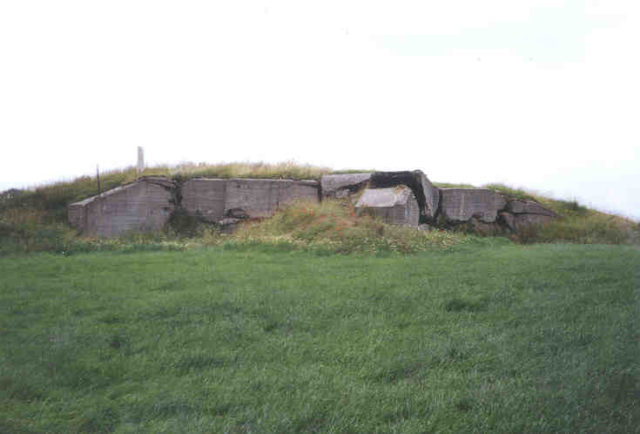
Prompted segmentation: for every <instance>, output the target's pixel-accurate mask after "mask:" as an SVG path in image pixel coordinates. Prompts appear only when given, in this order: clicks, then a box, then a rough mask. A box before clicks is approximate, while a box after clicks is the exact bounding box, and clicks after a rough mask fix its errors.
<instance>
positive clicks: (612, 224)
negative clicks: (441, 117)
mask: <svg viewBox="0 0 640 434" xmlns="http://www.w3.org/2000/svg"><path fill="white" fill-rule="evenodd" d="M368 171H371V170H368ZM350 172H360V171H358V170H344V171H341V172H332V171H331V170H330V169H328V168H323V167H317V166H311V165H301V164H296V163H293V162H284V163H276V164H265V163H223V164H182V165H179V166H156V167H150V168H147V169H146V170H145V172H144V173H143V175H144V176H165V177H169V178H172V179H175V180H184V179H188V178H193V177H216V178H231V177H237V178H247V177H250V178H290V179H320V177H321V176H322V175H323V174H326V173H350ZM136 176H137V174H136V171H135V169H134V168H125V169H123V170H114V171H110V172H105V173H103V174H101V185H102V191H106V190H109V189H112V188H114V187H117V186H119V185H122V184H125V183H128V182H132V181H134V180H135V179H136ZM435 185H436V186H438V187H441V188H451V187H458V188H473V187H474V186H472V185H469V184H451V183H435ZM484 187H485V188H489V189H491V190H493V191H496V192H499V193H502V194H504V195H507V196H509V197H512V198H515V199H529V200H536V201H538V202H540V203H541V204H542V205H544V206H545V207H547V208H549V209H552V210H553V211H555V212H556V213H557V214H558V215H559V216H560V217H561V218H560V219H559V220H557V221H555V222H553V223H552V224H550V225H548V226H545V227H531V228H526V229H525V230H523V231H520V232H519V233H516V234H512V236H511V238H512V239H513V241H516V242H522V243H535V242H570V243H604V244H630V243H636V244H637V243H638V242H640V223H638V222H635V221H632V220H630V219H626V218H623V217H620V216H616V215H610V214H606V213H602V212H598V211H595V210H591V209H589V208H587V207H585V206H582V205H580V204H579V203H577V202H576V201H564V200H556V199H551V198H547V197H544V196H541V195H539V194H537V193H535V192H529V191H526V190H523V189H516V188H512V187H508V186H505V185H502V184H488V185H485V186H484ZM97 193H98V190H97V183H96V180H95V178H93V177H80V178H77V179H74V180H70V181H63V182H57V183H53V184H49V185H44V186H40V187H37V188H35V189H34V190H21V191H16V190H8V191H5V192H2V193H0V256H1V255H6V254H8V253H15V252H33V251H54V252H61V251H71V250H78V249H79V250H83V251H86V250H95V245H96V243H95V242H93V241H90V242H87V241H86V240H82V239H78V237H77V234H76V233H75V231H74V230H72V229H71V228H70V227H69V224H68V222H67V207H68V205H69V204H70V203H73V202H75V201H78V200H81V199H85V198H87V197H90V196H93V195H95V194H97ZM305 206H306V205H304V204H303V205H302V207H305ZM320 208H322V207H320ZM287 213H288V211H285V212H284V214H285V217H282V216H281V217H278V219H279V220H278V221H279V222H280V223H281V222H283V221H284V220H286V219H289V220H291V219H290V218H289V217H290V214H291V213H289V215H287ZM332 218H333V217H332ZM329 220H330V219H325V221H324V222H322V224H319V225H318V224H314V225H312V226H313V227H307V228H305V229H304V230H299V231H294V230H291V229H290V228H288V227H283V226H282V225H281V226H277V224H264V225H261V227H260V228H257V229H254V230H253V232H252V234H253V235H251V233H248V234H249V235H250V236H243V239H242V240H241V242H242V243H246V242H247V240H248V239H250V238H252V237H253V241H252V242H253V243H254V244H255V243H256V242H269V243H273V242H274V241H276V242H277V243H280V244H282V243H285V244H296V245H297V246H300V245H301V244H304V247H305V248H307V247H310V246H311V247H314V246H315V247H317V248H321V249H326V248H329V250H332V251H337V252H340V253H344V252H352V251H379V250H390V251H401V252H416V251H419V250H425V249H428V248H430V246H432V245H434V244H444V245H450V244H451V243H456V242H458V239H457V238H458V237H459V236H458V235H453V234H445V235H438V234H432V235H430V236H426V237H425V236H424V235H417V234H415V233H410V232H411V231H408V230H406V229H398V228H385V229H383V232H384V236H380V234H379V233H378V232H377V231H378V230H379V228H381V227H383V226H382V225H380V224H375V223H372V222H371V221H366V219H363V220H359V221H357V222H355V224H354V222H351V223H349V224H348V225H347V226H344V225H341V222H340V221H338V220H339V219H338V220H336V219H334V221H329ZM174 221H176V222H177V221H179V220H178V219H176V220H174ZM187 223H188V222H187ZM316 223H318V222H316ZM278 224H279V223H278ZM323 225H324V226H323ZM187 226H188V228H189V231H188V233H177V234H176V232H180V231H176V230H175V229H176V228H175V227H173V228H168V231H167V232H166V233H165V234H156V235H154V237H153V238H154V240H156V241H157V239H159V238H161V241H162V243H164V244H166V243H167V242H168V243H170V244H171V243H172V244H175V243H178V244H181V245H187V244H188V245H194V244H195V245H197V244H202V242H187V243H185V242H184V241H183V240H182V238H184V237H185V236H189V237H194V236H195V235H197V233H199V231H198V228H196V227H195V225H187ZM285 226H286V225H285ZM338 229H340V230H338ZM341 229H345V230H344V231H342V230H341ZM313 231H316V233H315V234H313V233H312V232H313ZM200 232H201V231H200ZM256 233H257V234H258V236H254V235H255V234H256ZM176 235H177V236H176ZM218 241H219V240H217V241H216V243H217V242H218ZM154 242H155V241H154ZM234 242H238V241H237V240H235V241H234ZM115 244H123V243H120V242H117V243H115ZM139 244H140V243H139V242H136V243H135V246H132V245H129V246H127V249H134V250H135V249H138V245H139ZM98 245H99V250H103V249H109V248H111V247H114V245H113V243H111V244H110V243H105V242H102V241H99V242H98ZM312 245H314V246H312ZM115 247H116V248H118V246H115ZM149 248H154V247H149Z"/></svg>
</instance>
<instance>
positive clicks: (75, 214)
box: [68, 170, 558, 232]
mask: <svg viewBox="0 0 640 434" xmlns="http://www.w3.org/2000/svg"><path fill="white" fill-rule="evenodd" d="M202 181H205V182H206V181H212V182H216V181H217V182H220V181H225V184H227V182H229V183H240V184H249V185H251V184H254V183H255V184H259V183H260V182H265V181H266V182H268V183H270V184H291V185H296V184H297V185H306V186H309V187H313V188H315V189H317V198H318V200H319V201H320V200H322V198H324V197H332V194H333V195H334V196H335V193H336V192H338V191H340V190H342V191H348V192H349V193H350V194H352V193H358V192H359V193H362V194H365V193H366V191H367V190H368V189H381V188H385V186H393V187H396V186H398V185H403V186H406V187H408V188H409V189H410V190H411V191H412V192H413V196H414V198H415V199H416V200H418V197H422V200H423V203H422V204H420V203H419V202H420V201H418V205H419V210H420V218H419V221H418V225H420V224H423V225H425V224H428V225H429V226H435V227H439V228H445V229H446V228H456V227H458V226H460V225H464V224H466V225H469V224H472V225H473V224H474V223H473V222H474V221H476V220H477V221H479V223H482V224H493V223H496V224H498V225H500V226H502V227H504V228H505V229H506V230H508V231H509V232H515V231H516V230H517V227H518V226H520V225H518V224H516V223H515V222H516V220H519V221H521V222H522V223H521V225H524V224H525V222H543V221H548V220H549V219H535V218H526V217H525V216H528V215H540V216H546V217H550V218H556V217H558V216H557V214H555V213H554V212H553V211H551V210H549V209H547V208H545V207H543V206H542V205H541V204H540V203H538V202H537V201H534V200H530V199H516V198H513V197H510V196H509V195H507V194H504V193H502V192H496V191H494V190H491V189H475V188H467V189H464V188H462V189H461V188H437V187H434V186H433V185H432V184H431V182H430V181H429V180H428V178H427V177H426V175H425V174H424V173H423V172H422V171H419V170H415V171H412V172H410V171H402V172H363V173H351V174H330V175H324V176H323V177H322V178H321V180H320V181H316V180H294V179H273V178H207V177H195V178H188V179H179V178H173V179H169V178H165V177H153V176H150V177H142V178H140V179H138V180H136V181H133V182H131V183H128V184H124V185H122V186H119V187H116V188H114V189H111V190H109V191H106V192H104V193H101V194H99V195H96V196H93V197H90V198H87V199H84V200H82V201H79V202H75V203H72V204H70V205H69V209H68V210H69V222H70V223H71V224H72V225H73V226H75V227H87V222H86V221H84V220H86V219H87V215H86V212H84V211H83V209H85V207H86V206H87V205H88V204H90V203H92V202H93V201H95V200H98V199H99V198H108V197H109V196H110V195H113V194H117V193H118V192H121V191H124V190H126V189H128V188H131V187H132V186H134V185H138V184H139V183H140V182H146V183H151V184H155V185H158V186H161V187H163V188H164V189H166V190H168V191H170V192H171V199H170V200H169V203H171V204H172V205H173V207H174V209H173V210H172V213H175V212H178V211H179V210H183V204H182V190H183V188H184V186H185V185H186V184H188V183H189V182H202ZM407 184H409V185H407ZM323 186H324V187H326V188H329V191H326V190H323ZM425 191H427V193H428V194H427V195H425ZM450 191H460V192H469V193H471V194H484V195H487V197H489V196H491V197H494V198H500V200H499V201H498V200H497V199H495V200H493V202H499V205H498V204H497V203H494V208H495V209H490V210H489V213H488V215H487V212H484V213H480V214H479V215H476V211H473V210H472V213H471V215H469V216H465V217H464V218H457V219H452V218H448V217H447V216H446V212H445V206H447V203H446V202H447V200H446V199H445V198H444V195H445V194H446V193H447V192H450ZM416 193H417V194H416ZM427 196H429V197H430V204H428V203H427ZM488 202H492V201H491V200H490V201H488ZM485 205H486V204H485ZM495 205H497V206H495ZM228 214H229V213H227V212H226V208H225V213H224V214H223V215H222V216H221V217H222V218H228V217H231V218H234V217H235V215H228ZM234 214H237V213H234ZM494 214H495V215H494ZM191 216H192V217H196V218H197V217H198V216H197V215H193V213H191ZM509 216H513V217H514V218H511V217H509ZM517 216H522V218H520V219H516V218H515V217H517ZM201 217H202V216H201ZM257 217H259V218H263V217H264V216H262V215H261V216H257ZM235 218H237V217H235ZM246 218H251V216H249V215H248V214H247V216H243V217H241V220H242V219H246ZM199 220H202V221H203V222H205V223H213V224H216V223H217V221H211V220H207V219H206V218H200V219H199ZM218 220H221V219H218ZM83 222H84V223H83Z"/></svg>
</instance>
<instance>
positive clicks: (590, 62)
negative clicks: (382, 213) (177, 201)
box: [0, 0, 640, 218]
mask: <svg viewBox="0 0 640 434" xmlns="http://www.w3.org/2000/svg"><path fill="white" fill-rule="evenodd" d="M639 46H640V2H639V1H638V0H539V1H533V0H517V1H514V0H483V1H478V0H468V1H463V0H447V1H427V0H422V1H399V0H394V1H384V2H382V1H372V0H366V1H346V0H341V1H328V0H323V1H322V2H308V1H302V0H297V1H267V0H263V1H172V2H169V1H158V0H154V1H135V0H126V1H117V0H115V1H114V0H110V1H101V2H98V1H88V0H81V1H66V0H57V1H50V0H48V1H30V0H2V1H1V2H0V146H1V150H0V190H4V189H7V188H10V187H24V186H33V185H36V184H39V183H42V182H45V181H52V180H60V179H69V178H72V177H74V176H77V175H82V174H92V173H94V172H95V166H96V164H100V167H101V168H102V169H104V170H106V169H109V168H118V167H124V166H128V165H133V164H135V161H136V147H137V146H144V148H145V156H146V160H147V163H148V164H151V165H153V164H160V163H169V164H177V163H180V162H185V161H193V162H201V161H206V162H211V163H215V162H222V161H227V162H228V161H267V162H277V161H285V160H295V161H298V162H300V163H310V164H314V165H323V166H329V167H332V168H334V169H342V168H364V169H370V168H375V169H380V170H405V169H406V170H409V169H422V170H424V171H425V172H426V173H427V175H428V176H429V178H430V179H431V180H432V181H441V182H467V183H472V184H484V183H489V182H503V183H507V184H509V185H512V186H515V187H527V188H529V189H534V190H537V191H539V192H542V193H547V194H550V195H552V196H554V197H558V198H566V199H574V198H575V199H578V200H580V201H582V202H583V203H585V204H587V205H591V206H594V207H596V208H598V209H602V210H608V211H614V212H618V213H620V214H623V215H626V216H631V217H635V218H640V117H639V114H640V110H639V108H640V107H639V105H640V49H639Z"/></svg>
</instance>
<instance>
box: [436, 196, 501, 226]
mask: <svg viewBox="0 0 640 434" xmlns="http://www.w3.org/2000/svg"><path fill="white" fill-rule="evenodd" d="M440 192H441V201H442V204H441V210H442V217H443V218H444V219H445V220H446V221H447V222H449V223H459V222H466V221H469V220H471V218H472V217H475V218H476V219H477V220H478V221H481V222H484V223H493V222H495V221H496V217H497V216H498V211H500V210H502V209H503V208H504V207H505V205H506V201H505V199H504V198H503V197H502V196H501V195H500V194H498V193H494V192H493V191H491V190H488V189H485V188H442V189H440Z"/></svg>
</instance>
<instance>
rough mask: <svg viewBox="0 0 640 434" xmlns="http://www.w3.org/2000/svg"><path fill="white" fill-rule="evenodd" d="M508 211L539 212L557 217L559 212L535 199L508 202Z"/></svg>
mask: <svg viewBox="0 0 640 434" xmlns="http://www.w3.org/2000/svg"><path fill="white" fill-rule="evenodd" d="M506 209H507V211H509V212H511V213H513V214H539V215H547V216H550V217H557V214H556V213H555V212H553V211H551V210H550V209H548V208H545V207H543V206H542V205H540V204H539V203H538V202H536V201H533V200H512V201H510V202H509V203H508V204H507V207H506Z"/></svg>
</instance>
